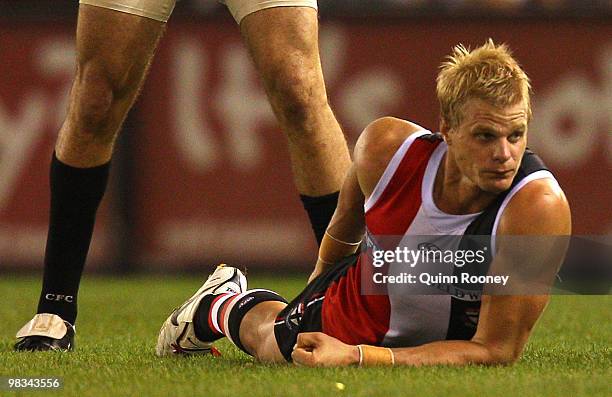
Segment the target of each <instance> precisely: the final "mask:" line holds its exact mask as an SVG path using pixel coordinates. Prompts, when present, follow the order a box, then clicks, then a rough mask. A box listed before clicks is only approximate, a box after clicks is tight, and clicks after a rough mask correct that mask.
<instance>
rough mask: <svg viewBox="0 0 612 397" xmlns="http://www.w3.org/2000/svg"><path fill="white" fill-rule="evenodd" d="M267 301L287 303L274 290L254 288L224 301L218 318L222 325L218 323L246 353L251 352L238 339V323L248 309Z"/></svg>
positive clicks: (230, 338)
mask: <svg viewBox="0 0 612 397" xmlns="http://www.w3.org/2000/svg"><path fill="white" fill-rule="evenodd" d="M268 301H270V302H274V301H276V302H283V303H287V301H286V300H285V299H284V298H283V297H282V296H280V295H279V294H277V293H276V292H274V291H270V290H267V289H254V290H250V291H246V292H243V293H241V294H238V295H234V296H233V297H232V298H231V299H229V300H228V301H227V302H226V304H225V307H224V308H223V313H222V314H221V316H220V320H221V321H222V323H223V324H222V325H221V324H220V325H221V329H222V330H223V331H224V334H225V336H227V338H228V339H229V340H230V341H231V342H232V343H233V344H234V345H236V347H238V348H239V349H240V350H242V351H243V352H245V353H247V354H251V352H249V351H247V350H246V349H245V347H244V346H243V344H242V342H241V341H240V323H241V322H242V319H243V318H244V316H245V315H246V314H247V312H248V311H249V310H251V309H252V308H253V307H255V306H256V305H258V304H259V303H262V302H268Z"/></svg>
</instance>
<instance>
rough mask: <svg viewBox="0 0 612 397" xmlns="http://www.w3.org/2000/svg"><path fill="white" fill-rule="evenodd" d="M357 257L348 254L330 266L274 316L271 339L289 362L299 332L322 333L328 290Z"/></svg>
mask: <svg viewBox="0 0 612 397" xmlns="http://www.w3.org/2000/svg"><path fill="white" fill-rule="evenodd" d="M357 258H358V255H351V256H348V257H346V258H344V259H342V260H341V261H340V262H338V263H337V264H335V265H333V266H332V267H331V268H330V269H329V270H327V271H326V272H324V273H323V274H321V275H319V276H318V277H317V278H315V279H314V280H312V281H311V282H310V284H308V285H307V286H306V288H305V289H304V290H303V291H302V293H300V294H299V295H298V296H297V297H296V298H295V299H293V300H292V301H291V302H290V303H289V304H288V305H287V307H285V308H284V309H283V310H282V311H281V312H280V313H279V314H278V316H277V317H276V320H275V322H274V336H275V337H276V343H277V344H278V347H279V349H280V351H281V353H282V354H283V357H285V360H287V361H288V362H291V353H292V352H293V346H295V343H296V342H297V336H298V334H299V333H301V332H320V331H321V330H322V322H321V309H322V308H323V300H324V298H325V292H326V291H327V288H328V287H329V286H330V285H331V284H332V283H333V282H334V281H336V280H338V279H339V278H340V277H342V276H344V275H345V274H346V272H347V270H348V269H349V268H350V267H351V266H353V265H354V264H355V263H356V262H357Z"/></svg>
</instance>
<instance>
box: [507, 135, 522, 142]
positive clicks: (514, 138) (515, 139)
mask: <svg viewBox="0 0 612 397" xmlns="http://www.w3.org/2000/svg"><path fill="white" fill-rule="evenodd" d="M522 136H523V133H522V132H515V133H513V134H512V135H510V136H509V137H508V140H509V141H510V142H512V143H516V142H518V141H519V140H520V139H521V137H522Z"/></svg>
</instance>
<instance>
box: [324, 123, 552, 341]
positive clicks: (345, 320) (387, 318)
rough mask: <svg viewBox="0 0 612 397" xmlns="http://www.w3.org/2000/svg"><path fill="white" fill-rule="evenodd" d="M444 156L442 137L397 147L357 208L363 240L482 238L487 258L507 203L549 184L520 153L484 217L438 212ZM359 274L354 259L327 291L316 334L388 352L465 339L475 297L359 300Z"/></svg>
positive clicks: (537, 165)
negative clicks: (537, 184)
mask: <svg viewBox="0 0 612 397" xmlns="http://www.w3.org/2000/svg"><path fill="white" fill-rule="evenodd" d="M446 151H447V146H446V143H445V142H444V141H443V139H442V136H441V135H440V134H432V133H431V132H429V131H427V130H421V131H418V132H416V133H414V134H412V135H410V136H409V137H408V138H407V139H406V140H405V141H404V142H403V143H402V145H401V146H400V147H399V149H398V150H397V152H396V153H395V154H394V156H393V157H392V158H391V160H390V162H389V164H388V165H387V167H386V169H385V171H384V173H383V175H382V176H381V178H380V180H379V182H378V184H377V185H376V187H375V188H374V191H373V192H372V194H371V196H370V197H369V198H368V200H367V201H366V203H365V208H364V210H365V220H366V240H368V241H372V240H373V239H375V236H400V237H401V236H404V237H409V238H414V237H415V236H439V238H440V239H444V237H445V236H447V237H446V238H447V239H448V236H467V235H488V236H491V239H490V243H489V244H490V247H491V249H490V250H489V251H488V252H495V246H494V240H495V239H494V237H495V235H496V231H497V226H498V224H499V220H500V218H501V216H502V214H503V211H504V209H505V208H506V206H507V205H508V203H509V201H510V200H511V199H512V197H513V196H514V195H515V194H516V193H517V192H518V191H519V190H520V189H521V188H522V187H524V186H525V185H526V184H527V183H529V182H531V181H533V180H536V179H541V178H551V179H552V180H555V179H554V176H553V175H552V173H551V172H550V171H549V170H547V169H546V167H545V165H544V164H543V162H542V161H541V160H540V159H539V157H537V156H536V155H535V154H534V153H533V152H531V151H530V150H526V152H525V155H524V156H523V160H522V162H521V166H520V168H519V170H518V172H517V174H516V176H515V178H514V180H513V182H512V185H511V186H510V188H509V189H508V190H506V191H504V192H502V193H500V194H499V195H498V196H497V197H496V199H495V200H494V202H493V203H491V204H490V205H489V206H488V207H487V208H486V209H485V210H484V211H482V212H479V213H475V214H468V215H451V214H446V213H444V212H443V211H441V210H440V209H439V208H438V207H437V206H436V204H435V203H434V200H433V187H434V181H435V177H436V174H437V171H438V168H439V167H440V165H441V162H442V159H443V157H444V154H445V153H446ZM555 182H556V181H555ZM453 240H454V241H458V240H459V239H457V238H454V239H453ZM455 248H456V247H455ZM488 261H490V256H489V258H488ZM367 271H370V270H368V268H367V266H364V264H363V263H362V256H359V257H358V259H357V260H356V261H355V263H354V264H353V266H351V267H349V268H348V269H347V270H346V271H345V273H344V274H343V275H341V276H340V277H339V278H338V279H337V280H336V281H334V282H333V283H332V284H331V285H330V286H329V288H328V289H327V291H326V293H325V299H324V301H323V307H322V312H321V317H322V330H323V332H325V333H327V334H329V335H331V336H334V337H336V338H338V339H340V340H342V341H343V342H345V343H349V344H360V343H366V344H371V345H381V346H388V347H393V346H417V345H421V344H424V343H428V342H432V341H436V340H444V339H470V338H471V337H472V336H473V335H474V332H475V330H476V325H477V323H478V315H479V310H480V296H477V297H474V296H472V297H469V298H467V299H466V298H465V297H459V296H455V295H453V294H438V295H418V294H411V293H401V291H400V293H392V292H393V291H389V293H388V294H384V295H365V294H362V290H361V277H362V272H367ZM388 287H389V288H391V289H393V288H397V287H394V286H392V285H389V286H388ZM401 288H406V286H402V287H401Z"/></svg>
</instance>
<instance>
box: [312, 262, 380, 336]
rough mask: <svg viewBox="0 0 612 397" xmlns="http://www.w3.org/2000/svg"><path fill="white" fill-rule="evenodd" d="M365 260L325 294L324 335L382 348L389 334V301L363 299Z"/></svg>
mask: <svg viewBox="0 0 612 397" xmlns="http://www.w3.org/2000/svg"><path fill="white" fill-rule="evenodd" d="M360 262H361V257H360V258H359V259H358V260H357V264H356V265H355V266H353V267H351V268H350V269H349V270H348V271H347V273H346V276H344V277H342V278H340V279H339V280H338V281H335V282H334V283H333V284H332V285H330V287H329V288H328V289H327V291H326V292H325V300H324V301H323V308H322V309H321V320H322V325H323V327H322V328H323V332H324V333H326V334H328V335H331V336H333V337H335V338H338V339H340V340H341V341H342V342H344V343H348V344H351V345H357V344H360V343H365V344H369V345H378V344H380V342H381V341H382V339H383V337H384V336H385V334H386V333H387V331H388V330H389V318H390V316H389V313H390V305H389V297H388V296H387V295H368V296H364V295H361V290H360V289H361V266H360V265H359V264H360Z"/></svg>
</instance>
